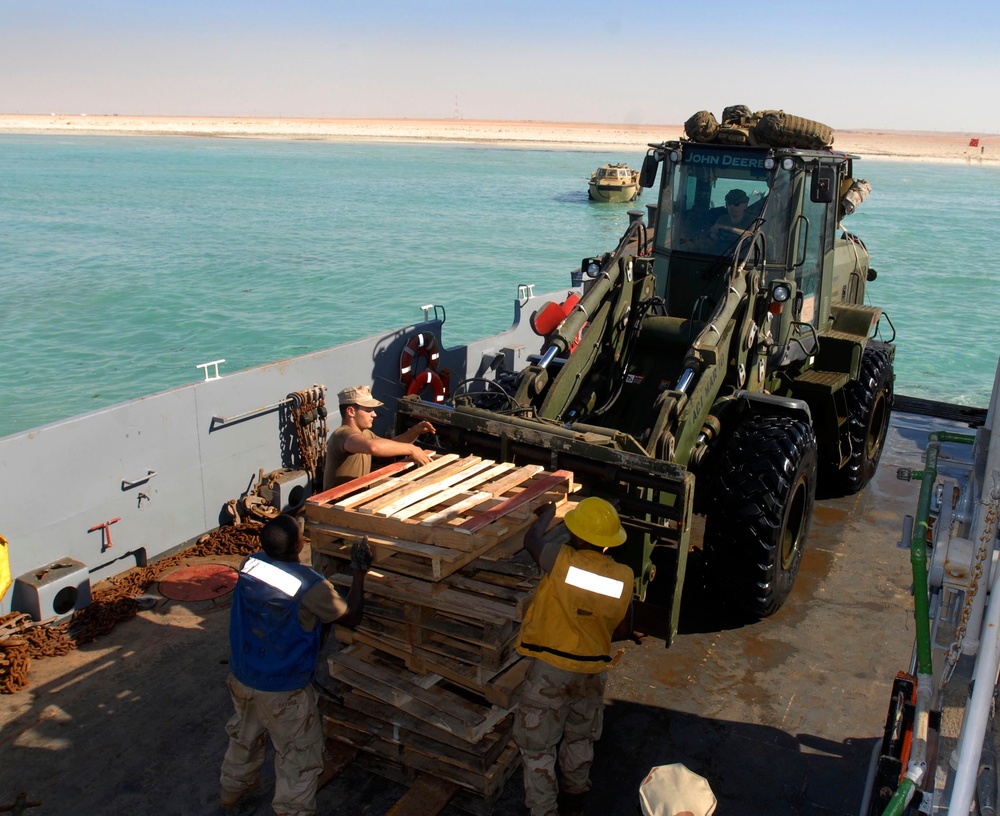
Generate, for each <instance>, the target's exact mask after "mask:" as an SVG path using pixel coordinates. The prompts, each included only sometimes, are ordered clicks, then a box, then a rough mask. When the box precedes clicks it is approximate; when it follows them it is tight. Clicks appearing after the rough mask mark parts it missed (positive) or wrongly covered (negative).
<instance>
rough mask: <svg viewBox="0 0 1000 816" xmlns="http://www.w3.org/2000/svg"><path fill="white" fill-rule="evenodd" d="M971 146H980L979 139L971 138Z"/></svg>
mask: <svg viewBox="0 0 1000 816" xmlns="http://www.w3.org/2000/svg"><path fill="white" fill-rule="evenodd" d="M969 147H979V139H969Z"/></svg>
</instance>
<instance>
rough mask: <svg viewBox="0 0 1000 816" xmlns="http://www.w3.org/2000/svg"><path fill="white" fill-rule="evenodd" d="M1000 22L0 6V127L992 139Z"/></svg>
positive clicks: (179, 2) (801, 14)
mask: <svg viewBox="0 0 1000 816" xmlns="http://www.w3.org/2000/svg"><path fill="white" fill-rule="evenodd" d="M998 53H1000V3H997V2H995V0H992V2H984V1H983V0H977V2H965V3H958V4H952V3H943V2H942V3H930V2H922V0H915V2H899V0H887V2H880V1H879V0H863V1H860V2H859V1H856V0H848V1H847V2H824V3H819V2H811V0H798V2H786V1H785V0H779V2H769V3H767V2H765V3H759V2H754V0H742V2H731V1H730V0H723V2H709V1H708V0H688V2H684V3H676V2H671V1H670V0H659V1H656V0H633V2H621V0H614V2H611V1H610V0H608V1H607V2H605V1H604V0H573V1H572V2H570V0H534V2H523V1H522V0H499V1H498V2H489V3H487V2H478V0H468V2H460V0H424V2H421V0H409V1H408V0H352V2H349V3H348V2H340V1H339V0H325V2H323V1H322V0H166V2H153V0H146V2H129V0H50V1H47V0H0V112H2V113H51V112H59V113H90V114H98V113H118V114H150V115H157V114H158V115H171V114H176V115H203V116H268V117H270V116H275V117H277V116H282V117H323V116H325V117H378V118H382V117H389V118H393V117H400V118H432V119H451V118H456V115H457V116H460V117H461V118H464V119H491V118H497V119H534V120H546V121H576V122H607V123H616V122H623V123H633V124H679V123H681V122H683V121H684V120H685V119H686V118H687V117H688V116H690V115H691V114H692V113H694V112H695V111H697V110H702V109H708V110H711V111H714V112H715V113H716V114H717V115H719V114H721V112H722V108H723V107H725V106H726V105H730V104H745V105H748V106H749V107H751V108H753V109H755V110H757V109H763V108H780V109H783V110H785V111H788V112H789V113H794V114H798V115H800V116H805V117H807V118H810V119H817V120H819V121H821V122H824V123H826V124H829V125H832V126H833V127H834V128H886V129H894V130H951V131H971V132H977V133H1000V104H998V103H997V100H998V88H1000V56H998Z"/></svg>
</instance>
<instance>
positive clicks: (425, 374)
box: [406, 368, 448, 402]
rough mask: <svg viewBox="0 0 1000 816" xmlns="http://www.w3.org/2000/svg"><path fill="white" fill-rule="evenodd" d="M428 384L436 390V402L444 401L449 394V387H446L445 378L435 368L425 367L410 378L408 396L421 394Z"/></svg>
mask: <svg viewBox="0 0 1000 816" xmlns="http://www.w3.org/2000/svg"><path fill="white" fill-rule="evenodd" d="M427 386H430V387H431V389H433V391H434V402H444V398H445V397H447V396H448V389H447V388H446V387H445V384H444V380H442V379H441V377H440V375H439V374H438V373H437V372H436V371H435V370H434V369H433V368H425V369H424V370H423V371H421V372H420V373H419V374H417V376H416V377H413V378H412V379H411V380H410V385H409V387H408V388H407V389H406V396H408V397H412V396H413V395H415V394H419V393H420V392H421V391H423V390H424V388H426V387H427Z"/></svg>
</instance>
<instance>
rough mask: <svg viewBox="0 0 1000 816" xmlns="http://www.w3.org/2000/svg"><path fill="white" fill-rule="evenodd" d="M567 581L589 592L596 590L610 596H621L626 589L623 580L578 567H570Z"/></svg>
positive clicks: (599, 593) (600, 593)
mask: <svg viewBox="0 0 1000 816" xmlns="http://www.w3.org/2000/svg"><path fill="white" fill-rule="evenodd" d="M566 583H567V584H569V585H570V586H575V587H579V588H580V589H586V590H587V591H588V592H596V593H597V594H598V595H607V596H608V597H609V598H620V597H621V596H622V592H623V591H624V589H625V584H624V583H623V582H621V581H616V580H615V579H614V578H605V577H604V576H603V575H598V574H597V573H595V572H587V571H586V570H582V569H578V568H577V567H570V568H569V572H567V573H566Z"/></svg>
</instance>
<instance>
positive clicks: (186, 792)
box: [0, 415, 965, 816]
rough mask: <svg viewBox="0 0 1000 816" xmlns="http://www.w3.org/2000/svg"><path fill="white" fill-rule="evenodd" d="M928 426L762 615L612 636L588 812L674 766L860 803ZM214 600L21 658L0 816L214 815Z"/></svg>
mask: <svg viewBox="0 0 1000 816" xmlns="http://www.w3.org/2000/svg"><path fill="white" fill-rule="evenodd" d="M941 427H942V423H941V421H940V420H933V419H930V418H926V417H917V416H912V415H903V416H896V417H894V419H893V427H892V431H891V437H890V440H889V442H888V444H887V447H886V450H885V452H884V453H883V456H882V463H881V467H880V469H879V473H878V474H877V476H876V478H875V480H874V481H873V482H872V484H871V485H870V486H869V487H868V488H867V489H866V490H865V491H864V492H863V493H861V494H860V495H858V496H851V497H846V498H837V499H823V500H820V501H819V502H818V505H817V510H816V513H815V516H814V518H813V522H812V530H811V534H810V543H809V548H808V550H807V552H806V553H805V556H804V560H803V565H802V570H801V573H800V575H799V578H798V581H797V583H796V586H795V589H794V592H793V594H792V597H791V598H790V600H789V602H788V603H787V604H786V605H785V606H784V607H783V608H782V609H781V610H780V611H779V612H778V613H777V614H776V615H774V616H773V617H772V618H769V619H767V620H765V621H759V622H753V623H744V622H740V621H737V620H732V619H729V620H727V619H726V617H725V615H724V614H721V613H718V612H712V611H709V612H706V611H705V610H706V609H709V610H711V609H713V608H714V607H715V606H716V605H715V604H714V603H713V599H705V598H698V597H696V595H695V593H693V592H692V593H689V594H688V595H686V605H685V610H684V614H683V615H682V621H681V633H680V635H679V637H678V638H677V641H676V643H675V644H674V646H673V647H672V648H670V649H665V648H664V645H663V641H662V640H659V639H657V638H655V637H647V638H646V639H644V641H643V642H642V643H641V644H633V643H625V644H618V645H619V646H620V647H621V649H622V653H621V654H620V656H619V658H618V660H617V663H616V665H615V666H614V667H613V668H612V669H611V671H610V674H611V679H610V682H609V684H608V706H607V709H606V712H605V731H604V736H603V738H602V739H601V740H600V742H599V743H598V744H597V749H596V754H597V755H596V760H595V767H594V772H593V781H594V789H593V791H592V801H591V803H590V805H589V807H588V813H595V814H596V813H603V814H614V815H615V816H617V815H618V814H633V813H638V812H639V811H638V799H637V791H638V786H639V783H640V782H641V781H642V779H643V778H644V776H645V775H646V773H647V772H648V770H649V768H650V767H652V766H655V765H660V764H668V763H672V762H683V763H685V764H686V765H687V766H688V767H689V768H691V769H692V770H694V771H695V772H697V773H699V774H701V775H703V776H704V777H706V778H707V779H708V781H709V783H710V784H711V786H712V789H713V790H714V792H715V794H716V796H717V797H718V799H719V808H718V810H717V813H718V814H719V815H720V816H726V814H739V815H740V816H776V815H777V816H780V815H781V814H806V813H808V814H814V815H815V814H818V815H819V816H855V814H857V813H858V808H859V805H860V802H861V798H862V794H863V786H864V781H865V777H866V774H867V770H868V764H869V760H870V757H871V752H872V748H873V746H874V745H875V742H876V741H877V740H878V739H880V738H881V734H882V728H883V723H884V720H885V714H886V707H887V703H888V696H889V691H890V687H891V681H892V678H893V677H894V676H895V674H896V672H897V671H900V670H905V669H907V667H908V665H909V661H910V651H911V644H912V642H913V622H912V611H911V602H910V597H909V585H910V565H909V555H908V551H907V550H904V549H900V548H898V547H897V541H898V540H899V538H900V530H901V518H902V516H903V515H904V514H906V513H912V512H913V510H914V508H915V506H916V497H917V492H918V486H919V485H918V483H916V482H914V483H905V482H900V481H897V480H896V476H895V474H896V468H897V467H903V466H905V467H913V468H919V467H921V466H922V463H923V449H924V445H925V443H926V435H927V433H928V431H929V430H935V429H940V428H941ZM945 427H950V428H951V429H952V430H959V431H961V430H965V428H964V426H962V425H960V424H957V423H946V424H945ZM214 560H215V561H225V559H214ZM237 560H238V558H234V559H231V562H234V561H237ZM228 608H229V607H228V597H227V598H223V599H220V600H218V601H207V602H197V603H188V604H184V603H180V602H175V601H169V602H168V601H164V602H162V603H161V604H160V605H158V606H157V607H156V608H154V609H152V610H148V611H143V612H141V613H140V614H139V615H138V616H137V617H136V618H134V619H133V620H131V621H128V622H127V623H124V624H122V625H120V626H118V627H117V629H116V630H115V631H114V632H112V633H111V634H110V635H108V636H106V637H104V638H102V639H101V640H100V641H98V642H97V643H93V644H90V645H87V646H85V647H83V648H81V649H79V650H77V651H76V652H73V653H71V654H69V655H67V656H64V657H60V658H52V659H48V660H44V661H36V662H35V663H33V665H32V669H31V674H30V679H31V685H30V686H29V687H28V688H27V689H25V690H23V691H21V692H19V693H18V694H16V695H9V696H4V697H0V750H2V752H3V757H4V760H3V763H2V764H0V809H2V807H3V806H4V805H8V804H10V803H12V802H13V801H14V800H15V798H16V797H17V795H18V794H19V793H22V792H23V793H26V794H27V796H28V799H30V800H36V801H41V802H43V805H42V806H41V807H38V808H35V809H32V810H29V811H27V812H28V813H30V814H33V816H34V815H35V814H37V816H68V815H69V814H87V815H88V816H103V814H107V815H108V816H117V815H118V814H158V816H161V815H165V814H181V815H183V816H190V815H191V814H210V813H214V812H216V807H217V802H218V770H219V764H220V762H221V760H222V755H223V752H224V750H225V746H226V737H225V733H224V730H223V727H224V724H225V722H226V720H227V719H228V717H229V716H230V702H229V699H228V694H227V692H226V689H225V677H226V673H227V667H226V659H227V656H228V654H227V653H228V642H227V627H228V620H229V615H228ZM520 786H521V779H520V774H519V773H515V775H514V777H513V778H512V779H511V780H510V782H509V783H508V785H507V787H506V789H505V790H504V793H503V795H502V796H501V798H500V799H499V801H498V802H497V805H496V808H495V810H494V812H495V813H496V814H497V815H498V816H511V815H512V814H522V813H524V812H525V810H524V807H523V799H522V791H521V787H520ZM272 790H273V770H272V768H271V764H270V762H268V763H266V764H265V768H264V776H263V779H262V787H261V788H260V789H259V790H258V792H257V793H256V794H255V795H254V796H253V797H251V798H250V799H249V801H247V802H246V803H245V804H244V805H243V807H242V809H241V810H240V811H239V813H241V814H246V816H251V814H253V815H256V814H267V813H270V812H271V811H270V807H269V801H270V795H271V791H272ZM403 791H404V789H403V788H402V787H400V786H397V785H394V784H392V783H390V782H387V781H385V780H383V779H381V778H379V777H376V776H374V775H372V774H370V773H369V772H367V771H364V770H363V769H361V768H357V767H353V766H352V767H351V768H348V770H347V771H346V772H344V773H343V774H342V775H341V776H339V777H338V778H336V779H335V780H333V781H332V782H331V783H330V784H328V785H327V786H326V787H325V788H324V789H323V790H321V791H320V794H319V812H321V813H324V812H326V813H333V812H336V813H352V814H371V816H379V814H384V813H387V812H388V811H389V809H390V808H391V807H392V805H393V804H395V802H396V801H397V800H398V799H399V797H400V796H401V794H402V793H403ZM444 813H445V814H456V813H458V811H457V810H456V809H454V808H453V807H449V808H448V809H447V810H445V811H444Z"/></svg>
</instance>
